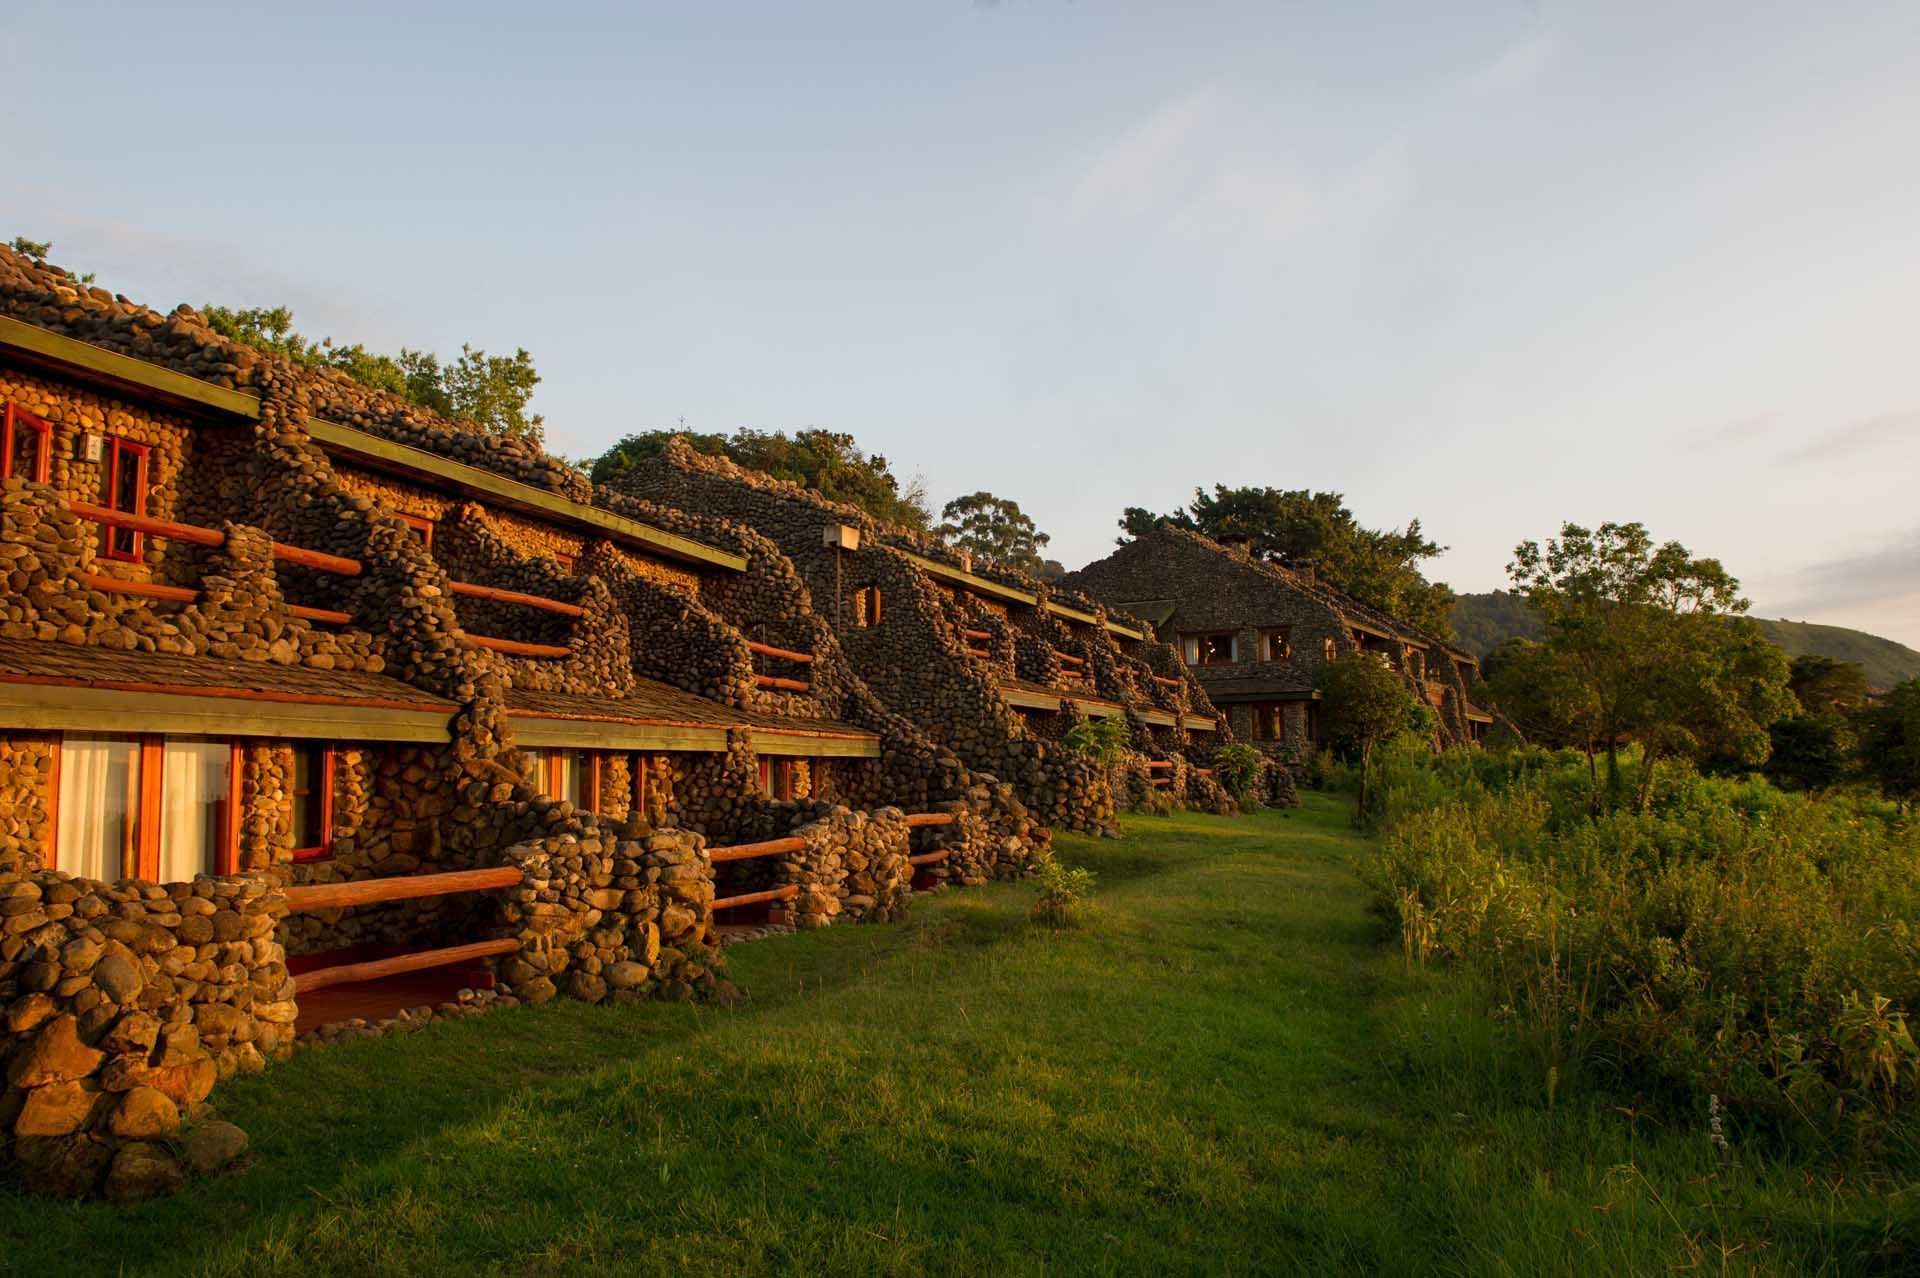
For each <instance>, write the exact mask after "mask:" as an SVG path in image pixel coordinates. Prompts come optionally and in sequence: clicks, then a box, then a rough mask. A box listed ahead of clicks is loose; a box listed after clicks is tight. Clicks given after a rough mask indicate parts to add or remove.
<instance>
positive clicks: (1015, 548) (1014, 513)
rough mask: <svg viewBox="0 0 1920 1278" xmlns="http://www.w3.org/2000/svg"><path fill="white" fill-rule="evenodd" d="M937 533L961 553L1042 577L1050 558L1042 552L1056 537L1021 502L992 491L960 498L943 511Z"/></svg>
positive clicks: (948, 504) (946, 506) (955, 499)
mask: <svg viewBox="0 0 1920 1278" xmlns="http://www.w3.org/2000/svg"><path fill="white" fill-rule="evenodd" d="M940 521H941V522H940V526H939V527H938V528H936V529H934V533H935V534H936V535H937V536H938V537H939V538H940V540H942V541H944V542H946V543H947V544H948V545H949V546H953V547H955V548H956V549H959V550H969V551H972V552H973V553H974V554H976V555H979V556H980V557H982V558H984V559H990V560H992V561H993V562H994V563H996V564H1004V565H1006V566H1007V567H1009V568H1018V569H1020V570H1021V571H1023V572H1030V573H1033V574H1034V575H1035V576H1039V575H1041V574H1042V573H1043V572H1044V571H1045V570H1046V566H1047V562H1048V561H1047V559H1046V557H1045V556H1044V555H1042V554H1041V553H1040V550H1041V547H1043V546H1045V545H1046V544H1047V543H1048V542H1049V541H1052V540H1053V538H1051V537H1049V536H1048V535H1047V534H1045V533H1043V532H1041V531H1040V530H1039V529H1037V528H1035V527H1034V524H1033V520H1032V519H1030V518H1028V517H1027V514H1026V512H1024V511H1022V510H1021V509H1020V505H1019V503H1018V502H1012V501H1008V500H1007V499H1006V498H1004V497H995V496H994V495H993V494H992V493H989V492H978V493H969V494H967V495H966V496H965V497H956V498H954V499H953V500H952V501H950V502H948V503H947V504H946V505H945V506H943V507H942V508H941V510H940Z"/></svg>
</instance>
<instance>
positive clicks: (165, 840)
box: [158, 737, 232, 883]
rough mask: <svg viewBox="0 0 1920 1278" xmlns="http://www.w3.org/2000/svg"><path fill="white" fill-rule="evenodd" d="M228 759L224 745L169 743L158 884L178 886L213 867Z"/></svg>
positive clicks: (185, 740) (174, 740)
mask: <svg viewBox="0 0 1920 1278" xmlns="http://www.w3.org/2000/svg"><path fill="white" fill-rule="evenodd" d="M231 755H232V750H231V748H230V747H229V746H228V745H227V743H226V742H224V741H209V740H206V739H205V738H200V737H170V738H168V740H167V743H166V753H165V759H166V763H165V766H164V767H163V768H162V771H161V793H160V874H159V880H158V881H159V882H161V883H182V882H185V881H186V880H188V879H190V878H192V877H193V876H194V875H196V874H212V873H213V872H214V871H215V870H216V869H217V868H218V863H217V860H216V857H217V855H218V851H219V848H220V843H221V835H222V833H223V831H224V830H225V829H226V820H227V761H228V759H229V758H230V757H231Z"/></svg>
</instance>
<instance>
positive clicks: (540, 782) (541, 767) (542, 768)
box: [520, 748, 553, 798]
mask: <svg viewBox="0 0 1920 1278" xmlns="http://www.w3.org/2000/svg"><path fill="white" fill-rule="evenodd" d="M520 758H521V764H520V770H521V772H522V773H524V774H525V776H526V778H527V784H528V785H530V786H532V787H533V788H534V789H535V790H537V791H539V792H540V793H541V794H546V793H547V752H546V751H545V750H528V749H524V748H523V749H522V750H521V751H520ZM547 797H549V798H551V797H553V796H551V795H548V796H547Z"/></svg>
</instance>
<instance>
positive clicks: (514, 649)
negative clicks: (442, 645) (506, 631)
mask: <svg viewBox="0 0 1920 1278" xmlns="http://www.w3.org/2000/svg"><path fill="white" fill-rule="evenodd" d="M461 633H462V634H464V635H466V637H467V642H468V643H470V644H472V645H473V646H474V647H476V648H485V649H487V650H488V651H490V652H500V653H505V654H506V655H507V656H509V657H564V656H566V655H568V652H569V650H568V649H566V648H562V647H560V646H559V645H557V644H551V643H522V642H521V641H520V640H518V639H497V638H495V637H494V636H492V635H476V634H474V633H472V632H471V631H462V632H461Z"/></svg>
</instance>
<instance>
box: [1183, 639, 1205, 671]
mask: <svg viewBox="0 0 1920 1278" xmlns="http://www.w3.org/2000/svg"><path fill="white" fill-rule="evenodd" d="M1180 653H1181V655H1182V656H1184V657H1185V658H1186V659H1187V664H1188V665H1190V666H1197V665H1199V664H1200V636H1198V635H1182V636H1181V637H1180Z"/></svg>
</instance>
